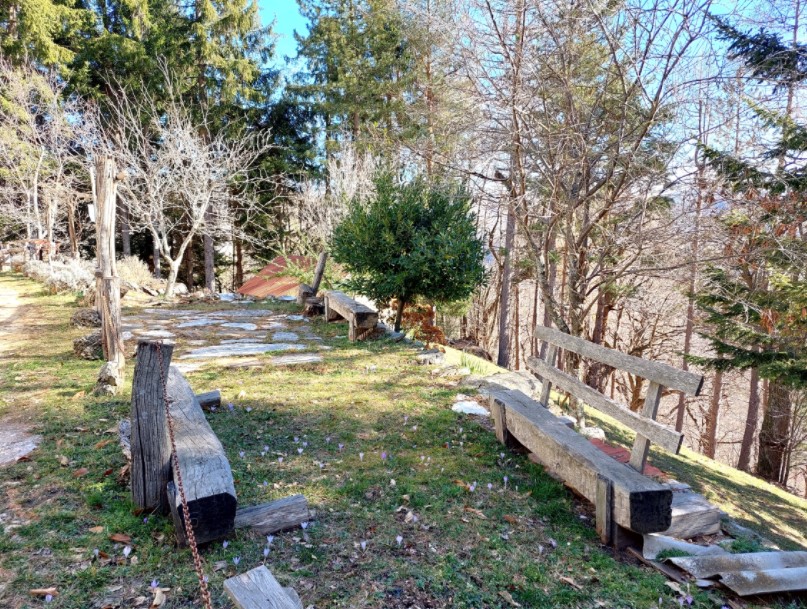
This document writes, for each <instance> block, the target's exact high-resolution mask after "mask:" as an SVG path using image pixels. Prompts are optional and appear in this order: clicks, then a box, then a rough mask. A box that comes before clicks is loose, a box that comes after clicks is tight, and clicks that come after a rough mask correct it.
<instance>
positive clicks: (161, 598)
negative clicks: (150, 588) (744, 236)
mask: <svg viewBox="0 0 807 609" xmlns="http://www.w3.org/2000/svg"><path fill="white" fill-rule="evenodd" d="M164 602H165V594H164V593H163V591H162V588H157V589H156V590H155V591H154V600H152V601H151V606H152V607H160V606H161V605H162V604H163V603H164Z"/></svg>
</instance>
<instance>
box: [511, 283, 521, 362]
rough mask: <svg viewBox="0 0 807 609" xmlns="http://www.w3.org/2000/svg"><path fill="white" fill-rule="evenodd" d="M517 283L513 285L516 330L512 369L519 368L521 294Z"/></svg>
mask: <svg viewBox="0 0 807 609" xmlns="http://www.w3.org/2000/svg"><path fill="white" fill-rule="evenodd" d="M518 286H519V284H518V283H516V284H515V285H514V286H513V292H514V294H513V296H515V303H514V304H515V315H514V317H515V320H514V322H515V327H516V331H515V332H514V333H513V352H514V355H515V362H514V365H513V369H514V370H519V369H521V319H520V315H519V308H520V307H519V301H520V300H521V296H520V295H519V289H518Z"/></svg>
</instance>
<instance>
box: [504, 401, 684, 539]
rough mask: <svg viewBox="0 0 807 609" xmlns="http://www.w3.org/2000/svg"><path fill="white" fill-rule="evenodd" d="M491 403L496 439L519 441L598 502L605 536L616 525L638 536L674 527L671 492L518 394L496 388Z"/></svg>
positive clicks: (553, 469) (558, 474) (589, 498)
mask: <svg viewBox="0 0 807 609" xmlns="http://www.w3.org/2000/svg"><path fill="white" fill-rule="evenodd" d="M490 404H491V412H493V410H494V409H497V410H500V411H501V414H500V416H494V417H493V419H494V422H495V424H496V436H497V437H498V438H500V439H501V438H510V439H511V441H512V440H515V441H518V442H519V443H520V444H521V445H523V446H524V447H525V448H527V449H528V450H530V451H531V452H532V453H534V454H535V455H536V456H537V457H538V460H539V461H540V462H541V463H542V464H543V465H544V467H545V468H546V469H547V470H548V471H549V473H551V474H553V475H555V476H558V477H560V478H561V479H563V480H565V481H566V482H567V484H569V485H570V486H572V487H573V488H574V489H575V490H576V491H577V492H578V493H580V494H581V495H582V496H583V497H585V498H586V499H588V500H589V501H591V502H592V503H594V504H595V506H596V509H597V524H598V528H602V530H601V531H600V534H601V535H602V536H604V537H605V536H607V537H608V538H610V537H612V536H614V531H613V527H614V525H618V526H621V527H623V528H625V529H629V530H631V531H634V532H636V533H658V532H660V531H664V530H666V529H668V528H669V527H670V524H671V519H672V516H671V506H672V491H671V490H670V489H669V488H665V487H664V486H662V485H661V484H659V483H657V482H655V481H653V480H651V479H650V478H646V477H645V476H643V475H642V474H640V473H639V472H637V471H636V470H634V469H633V468H631V467H629V466H627V465H624V464H622V463H619V462H618V461H616V460H614V459H612V458H611V457H609V456H608V455H606V454H605V453H604V452H602V451H601V450H599V449H598V448H597V447H596V446H594V445H593V444H591V442H589V441H588V440H587V439H586V438H585V437H583V436H581V435H580V434H578V433H577V432H575V431H573V430H572V429H569V428H568V427H567V426H566V425H565V424H564V423H563V422H562V421H561V420H560V419H559V418H558V417H556V416H555V415H554V414H552V413H551V412H550V411H549V410H547V409H546V408H544V407H543V406H542V405H541V404H540V403H539V402H537V401H535V400H533V399H531V398H529V397H528V396H526V395H525V394H523V393H522V392H520V391H515V390H506V389H502V390H495V391H493V392H491V396H490ZM607 529H611V530H610V531H609V530H607Z"/></svg>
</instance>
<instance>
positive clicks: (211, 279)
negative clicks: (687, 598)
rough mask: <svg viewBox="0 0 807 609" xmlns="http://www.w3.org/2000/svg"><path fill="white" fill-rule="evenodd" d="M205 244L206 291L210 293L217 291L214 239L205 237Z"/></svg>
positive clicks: (208, 236)
mask: <svg viewBox="0 0 807 609" xmlns="http://www.w3.org/2000/svg"><path fill="white" fill-rule="evenodd" d="M204 244H205V289H206V290H209V291H210V292H214V291H215V290H216V269H215V266H214V260H213V237H211V236H210V235H205V236H204Z"/></svg>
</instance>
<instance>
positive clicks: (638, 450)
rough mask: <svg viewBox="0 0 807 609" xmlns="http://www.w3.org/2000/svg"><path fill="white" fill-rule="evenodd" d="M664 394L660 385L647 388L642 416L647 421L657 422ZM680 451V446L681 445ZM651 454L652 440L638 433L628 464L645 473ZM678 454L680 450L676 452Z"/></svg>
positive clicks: (652, 383)
mask: <svg viewBox="0 0 807 609" xmlns="http://www.w3.org/2000/svg"><path fill="white" fill-rule="evenodd" d="M663 392H664V387H662V386H661V385H659V384H658V383H656V382H654V381H651V382H650V385H649V386H648V387H647V395H646V396H645V399H644V407H643V408H642V416H643V417H644V418H645V420H649V421H655V420H656V415H658V407H659V404H661V394H662V393H663ZM681 438H682V439H683V435H682V436H681ZM679 449H680V445H679ZM649 452H650V439H649V438H648V437H647V436H645V435H643V434H641V433H637V434H636V438H635V439H634V440H633V449H632V450H631V453H630V461H629V462H628V464H629V465H630V466H631V467H632V468H633V469H635V470H636V471H637V472H642V473H644V465H645V463H647V455H648V453H649ZM675 453H676V454H677V453H678V449H677V450H675Z"/></svg>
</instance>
